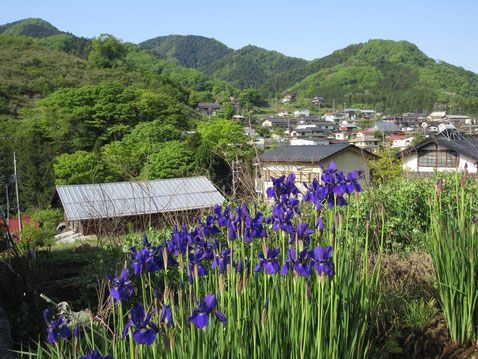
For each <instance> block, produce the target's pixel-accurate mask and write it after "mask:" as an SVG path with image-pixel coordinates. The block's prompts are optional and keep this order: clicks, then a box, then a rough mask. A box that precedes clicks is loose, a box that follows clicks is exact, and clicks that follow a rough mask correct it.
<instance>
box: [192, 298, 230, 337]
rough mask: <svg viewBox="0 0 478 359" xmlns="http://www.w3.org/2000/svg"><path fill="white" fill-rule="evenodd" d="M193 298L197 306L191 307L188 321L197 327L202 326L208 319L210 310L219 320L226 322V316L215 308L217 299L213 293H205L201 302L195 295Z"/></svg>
mask: <svg viewBox="0 0 478 359" xmlns="http://www.w3.org/2000/svg"><path fill="white" fill-rule="evenodd" d="M194 300H195V301H196V303H197V306H198V307H197V308H194V309H193V312H192V314H191V316H190V317H188V321H190V322H191V323H193V324H194V325H195V326H196V327H198V328H199V329H202V328H204V327H205V326H206V325H207V323H208V321H209V314H210V313H212V312H214V314H216V317H217V319H219V321H220V322H222V323H224V324H226V323H227V319H226V316H225V315H224V314H223V313H222V312H220V311H219V310H216V307H217V299H216V296H215V295H214V294H209V295H207V296H206V298H204V302H202V303H199V302H198V300H197V298H196V296H194Z"/></svg>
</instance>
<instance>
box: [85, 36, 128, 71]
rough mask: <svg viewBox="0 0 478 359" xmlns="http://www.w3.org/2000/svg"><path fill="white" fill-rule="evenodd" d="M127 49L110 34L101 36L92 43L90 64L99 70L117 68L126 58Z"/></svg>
mask: <svg viewBox="0 0 478 359" xmlns="http://www.w3.org/2000/svg"><path fill="white" fill-rule="evenodd" d="M126 53H127V50H126V47H125V46H124V45H123V44H122V43H121V41H120V40H118V39H117V38H115V37H114V36H113V35H110V34H101V35H100V36H99V37H97V38H94V39H93V41H92V42H91V52H90V55H89V57H88V61H89V63H90V64H91V65H92V66H94V67H96V68H99V69H105V68H112V67H117V66H118V64H119V61H121V60H123V59H124V58H125V57H126Z"/></svg>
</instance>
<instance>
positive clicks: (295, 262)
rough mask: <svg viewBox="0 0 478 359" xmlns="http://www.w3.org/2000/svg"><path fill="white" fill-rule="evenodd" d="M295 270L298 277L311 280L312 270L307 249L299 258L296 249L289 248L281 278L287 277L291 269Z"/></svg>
mask: <svg viewBox="0 0 478 359" xmlns="http://www.w3.org/2000/svg"><path fill="white" fill-rule="evenodd" d="M291 267H292V268H293V269H294V270H295V272H296V273H297V275H298V276H300V277H306V278H309V275H310V268H308V265H307V248H306V249H304V250H303V251H302V252H300V253H299V257H298V258H297V256H296V252H295V249H294V248H289V250H288V251H287V258H285V263H284V266H283V267H282V272H281V274H280V275H281V277H282V276H285V275H286V274H287V272H288V271H289V269H290V268H291Z"/></svg>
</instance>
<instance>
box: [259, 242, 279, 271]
mask: <svg viewBox="0 0 478 359" xmlns="http://www.w3.org/2000/svg"><path fill="white" fill-rule="evenodd" d="M279 253H280V250H279V248H273V249H272V248H271V247H268V248H267V256H264V253H260V254H256V255H257V257H258V258H259V264H258V265H257V266H256V268H254V272H260V271H261V270H262V268H265V269H266V271H267V274H269V275H270V274H276V273H277V272H278V271H279V270H280V266H279V258H277V257H278V256H279Z"/></svg>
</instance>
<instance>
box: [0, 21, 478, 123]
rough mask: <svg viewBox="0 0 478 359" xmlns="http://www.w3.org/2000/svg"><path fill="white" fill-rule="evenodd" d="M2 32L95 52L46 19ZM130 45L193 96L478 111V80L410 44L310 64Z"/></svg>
mask: <svg viewBox="0 0 478 359" xmlns="http://www.w3.org/2000/svg"><path fill="white" fill-rule="evenodd" d="M0 34H3V35H7V36H29V37H34V38H38V39H39V40H37V41H38V44H40V45H43V46H47V47H49V48H51V49H54V50H57V51H62V52H66V53H69V54H71V55H74V56H76V57H80V58H84V59H86V58H87V57H88V53H89V51H90V49H91V46H90V43H91V40H90V39H85V38H82V37H77V36H74V35H72V34H68V33H66V32H63V31H60V30H58V29H57V28H56V27H54V26H53V25H51V24H49V23H48V22H46V21H44V20H41V19H25V20H20V21H16V22H14V23H10V24H6V25H2V26H0ZM126 45H127V46H128V47H129V49H130V51H129V58H130V61H133V62H134V64H135V65H138V64H140V65H141V66H143V67H145V68H147V69H149V70H153V71H156V72H159V73H164V74H165V75H167V76H170V77H172V78H173V79H175V80H177V81H179V82H180V83H181V84H182V85H184V86H186V87H189V88H191V89H192V90H194V91H197V92H211V93H212V95H213V97H214V96H215V97H217V96H220V95H219V93H218V90H217V89H221V91H222V95H224V94H225V92H228V91H231V89H233V88H236V89H238V90H243V89H247V88H255V89H257V90H258V91H259V92H260V93H261V94H262V95H263V96H264V97H266V98H273V97H278V96H282V95H284V94H285V93H293V94H294V95H296V96H297V97H298V98H312V97H315V96H322V97H325V98H326V100H327V104H328V105H329V106H331V105H332V101H334V102H335V103H337V104H343V103H345V104H346V105H348V106H353V105H357V106H363V107H366V106H368V107H374V108H376V109H383V110H385V109H386V110H388V111H391V112H406V111H431V110H432V109H433V108H436V107H437V106H440V104H441V106H442V107H443V106H445V105H446V106H449V105H450V104H451V103H452V104H453V107H454V108H455V109H459V108H461V110H462V112H468V113H469V114H475V113H477V112H478V75H477V74H475V73H473V72H472V71H467V70H465V69H463V68H461V67H458V66H454V65H451V64H448V63H445V62H437V61H435V60H433V59H431V58H429V57H428V56H426V55H425V54H424V53H423V52H422V51H420V49H419V48H418V47H417V46H416V45H414V44H412V43H410V42H407V41H391V40H369V41H368V42H365V43H359V44H353V45H350V46H348V47H346V48H344V49H340V50H336V51H334V52H333V53H332V54H330V55H327V56H325V57H322V58H319V59H315V60H312V61H306V60H304V59H300V58H295V57H289V56H285V55H283V54H280V53H278V52H276V51H269V50H265V49H262V48H259V47H256V46H253V45H248V46H245V47H243V48H241V49H238V50H233V49H231V48H229V47H228V46H226V45H225V44H223V43H221V42H219V41H217V40H215V39H211V38H206V37H202V36H194V35H187V36H183V35H169V36H159V37H156V38H153V39H150V40H146V41H144V42H141V43H140V44H138V45H134V44H126ZM226 89H227V91H226ZM233 92H234V91H233ZM220 97H221V96H220ZM222 97H223V98H224V97H225V96H222Z"/></svg>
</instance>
